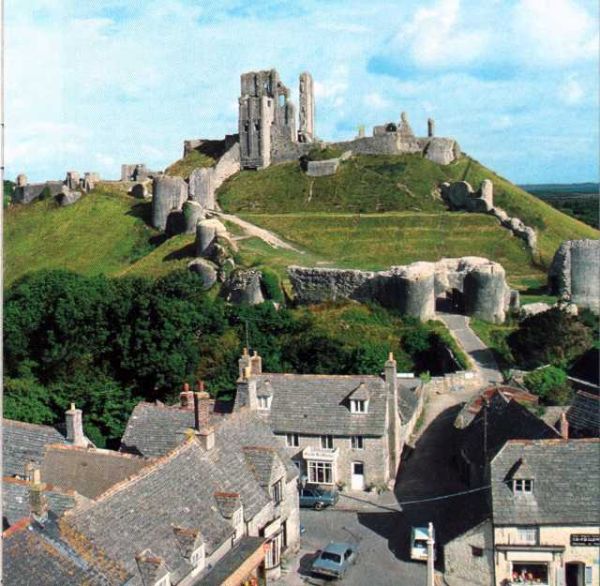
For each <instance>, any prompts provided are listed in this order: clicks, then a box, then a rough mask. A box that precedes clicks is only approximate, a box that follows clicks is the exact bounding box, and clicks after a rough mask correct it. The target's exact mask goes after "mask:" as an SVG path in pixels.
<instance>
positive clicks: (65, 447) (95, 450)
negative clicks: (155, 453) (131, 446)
mask: <svg viewBox="0 0 600 586" xmlns="http://www.w3.org/2000/svg"><path fill="white" fill-rule="evenodd" d="M50 449H52V450H62V451H65V452H82V453H86V454H96V453H97V454H104V455H110V456H114V457H116V458H124V459H128V460H142V461H143V460H145V461H151V460H152V459H151V458H146V457H145V456H138V455H137V454H130V453H128V452H117V451H116V450H108V449H106V448H96V447H90V446H74V445H72V444H48V445H47V446H44V450H45V451H48V450H50Z"/></svg>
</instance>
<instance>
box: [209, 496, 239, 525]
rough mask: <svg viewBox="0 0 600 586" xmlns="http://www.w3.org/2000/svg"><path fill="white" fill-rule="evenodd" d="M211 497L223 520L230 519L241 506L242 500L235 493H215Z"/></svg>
mask: <svg viewBox="0 0 600 586" xmlns="http://www.w3.org/2000/svg"><path fill="white" fill-rule="evenodd" d="M213 496H214V498H215V502H216V503H217V507H218V508H219V512H220V513H221V515H223V517H225V519H231V518H232V517H233V514H234V513H235V512H236V511H238V510H239V509H240V507H241V506H242V499H241V498H240V495H239V494H238V493H237V492H215V494H214V495H213Z"/></svg>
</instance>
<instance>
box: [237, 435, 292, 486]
mask: <svg viewBox="0 0 600 586" xmlns="http://www.w3.org/2000/svg"><path fill="white" fill-rule="evenodd" d="M243 449H244V456H245V457H246V460H247V462H248V464H249V466H250V467H251V469H252V471H253V472H254V476H255V477H256V479H257V480H258V482H259V484H260V485H261V486H262V487H266V489H267V490H268V487H269V486H271V485H272V484H274V483H275V482H277V481H278V480H280V479H281V478H284V477H285V475H286V469H285V466H284V465H283V462H282V461H281V459H280V457H279V456H278V454H277V452H276V451H275V449H273V448H263V447H257V446H248V447H244V448H243Z"/></svg>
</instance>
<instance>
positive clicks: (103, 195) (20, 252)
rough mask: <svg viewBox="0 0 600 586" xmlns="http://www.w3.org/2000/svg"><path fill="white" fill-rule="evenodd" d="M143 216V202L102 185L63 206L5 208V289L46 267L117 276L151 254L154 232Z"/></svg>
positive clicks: (42, 203)
mask: <svg viewBox="0 0 600 586" xmlns="http://www.w3.org/2000/svg"><path fill="white" fill-rule="evenodd" d="M149 211H150V204H149V203H147V202H140V201H139V200H136V199H133V198H132V197H131V196H128V195H126V193H124V192H123V191H119V190H118V189H117V188H116V186H113V185H110V186H109V185H107V184H101V185H100V186H99V187H97V188H96V189H95V190H94V191H93V192H92V193H91V194H89V195H85V196H83V197H82V198H81V200H79V201H78V202H77V203H76V204H74V205H72V206H69V207H64V208H61V207H59V206H58V205H57V204H56V203H55V202H54V200H45V201H38V202H35V203H32V204H30V205H28V206H20V205H16V206H11V207H10V208H8V209H6V210H5V217H4V238H5V247H4V250H5V257H4V271H5V272H4V279H5V284H6V285H10V283H12V282H13V281H14V280H15V279H18V278H19V277H20V276H22V275H24V274H25V273H27V272H29V271H34V270H38V269H48V268H65V269H70V270H73V271H77V272H80V273H83V274H86V275H93V274H99V273H106V274H109V275H112V274H116V273H118V272H119V271H121V270H123V269H124V268H125V267H127V266H129V265H131V264H132V263H133V262H134V261H135V260H137V259H139V258H141V257H143V256H145V255H146V254H148V252H150V251H151V250H152V245H151V244H150V243H149V240H150V239H151V238H152V237H153V236H154V235H156V234H157V233H156V232H155V231H154V230H152V229H150V228H149V227H148V226H147V224H146V219H147V216H148V214H149Z"/></svg>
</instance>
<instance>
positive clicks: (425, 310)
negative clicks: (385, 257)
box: [288, 257, 510, 323]
mask: <svg viewBox="0 0 600 586" xmlns="http://www.w3.org/2000/svg"><path fill="white" fill-rule="evenodd" d="M288 274H289V277H290V281H291V283H292V288H293V291H294V295H295V298H296V299H297V300H298V301H299V302H300V303H321V302H324V301H328V300H335V299H354V300H356V301H363V302H364V301H377V302H378V303H380V304H381V305H383V306H384V307H393V308H395V309H398V310H399V311H400V312H401V313H403V314H405V315H410V316H413V317H418V318H420V319H422V320H427V319H431V318H433V317H434V316H435V299H436V297H439V296H441V295H443V294H445V293H446V292H450V291H452V292H456V291H458V292H460V294H462V296H463V297H464V308H465V312H466V313H467V315H472V316H475V317H478V318H481V319H484V320H486V321H490V322H495V323H501V322H503V321H504V320H505V318H506V312H507V310H508V308H509V303H510V289H509V287H508V285H507V284H506V274H505V272H504V269H503V268H502V266H501V265H499V264H498V263H495V262H492V261H489V260H488V259H485V258H480V257H463V258H460V259H442V260H441V261H439V262H437V263H432V262H417V263H413V264H411V265H407V266H397V267H391V268H390V269H389V270H387V271H380V272H372V271H359V270H352V269H326V268H304V267H297V266H291V267H289V268H288Z"/></svg>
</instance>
